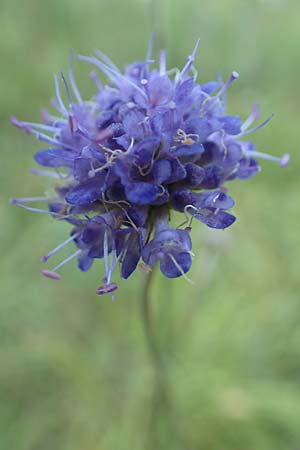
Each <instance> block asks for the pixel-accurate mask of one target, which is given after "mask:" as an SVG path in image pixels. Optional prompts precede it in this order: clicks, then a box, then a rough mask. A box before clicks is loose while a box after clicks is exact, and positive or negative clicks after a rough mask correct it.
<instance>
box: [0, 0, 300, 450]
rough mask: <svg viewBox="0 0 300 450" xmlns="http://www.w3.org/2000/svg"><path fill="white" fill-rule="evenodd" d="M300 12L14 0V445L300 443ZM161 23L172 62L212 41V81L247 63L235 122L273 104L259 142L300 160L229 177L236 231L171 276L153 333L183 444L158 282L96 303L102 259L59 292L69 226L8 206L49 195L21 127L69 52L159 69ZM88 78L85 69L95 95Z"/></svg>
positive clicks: (5, 156)
mask: <svg viewBox="0 0 300 450" xmlns="http://www.w3.org/2000/svg"><path fill="white" fill-rule="evenodd" d="M299 17H300V3H299V1H297V0H295V1H292V0H249V1H247V0H243V1H242V0H226V1H223V0H216V1H210V0H202V1H199V0H185V1H184V2H183V1H181V0H161V2H158V1H157V2H156V3H155V2H151V1H146V0H123V1H122V0H85V1H82V0H52V1H51V0H43V1H40V0H27V1H26V2H22V1H18V0H0V54H1V69H0V100H1V101H0V122H1V136H0V140H1V166H0V167H1V168H0V171H1V178H0V183H1V189H0V201H1V204H0V208H1V209H0V217H1V228H0V236H1V259H0V279H1V285H0V292H1V302H0V449H1V450H8V449H9V450H48V449H49V450H50V449H51V450H53V449H56V450H112V449H113V450H118V449H121V450H127V449H128V450H129V449H130V450H144V449H146V448H151V449H162V450H165V449H169V448H170V449H175V450H176V449H178V450H198V449H205V450H210V449H212V450H240V449H243V450H253V449H263V450H277V449H278V450H283V449H285V450H297V449H300V295H299V293H300V276H299V268H300V237H299V231H300V229H299V221H300V176H299V175H300V174H299V152H298V146H299V112H300V111H299V104H300V90H299V78H300V58H299V48H300V27H299ZM153 30H154V31H156V32H157V34H158V37H159V40H160V41H161V42H162V43H163V45H165V46H166V48H167V51H168V55H169V65H170V66H178V67H181V66H183V64H184V63H185V60H186V57H187V55H188V54H189V53H190V52H191V49H192V48H193V46H194V43H195V41H196V38H197V37H198V36H201V39H202V42H201V46H200V50H199V52H198V56H197V62H196V67H197V68H198V71H199V79H200V80H201V81H208V80H210V79H213V78H214V77H215V74H216V72H217V71H219V72H220V73H221V74H222V75H223V77H224V78H226V77H227V76H228V75H229V73H230V72H231V71H232V70H237V71H238V72H239V73H240V78H239V80H238V81H236V82H235V83H234V86H232V88H230V93H229V103H228V108H229V112H230V113H233V114H240V115H241V116H242V117H244V118H246V117H247V115H248V113H249V110H250V108H251V106H252V104H253V103H255V102H258V103H260V105H261V111H262V117H267V116H268V115H269V114H270V113H271V112H273V111H274V112H275V113H276V116H275V118H274V119H273V121H272V122H271V123H270V124H269V125H268V126H267V127H266V128H264V129H263V130H261V131H259V132H258V133H257V134H256V135H253V140H254V141H255V142H256V143H257V144H258V146H259V148H260V149H262V150H263V151H267V152H270V153H272V154H275V155H281V154H282V153H285V152H289V153H291V156H292V160H291V164H290V166H289V167H287V168H286V169H284V170H283V169H281V168H280V167H279V166H278V165H276V164H275V163H269V162H263V163H262V166H263V171H262V172H261V173H260V174H259V175H258V176H256V177H255V178H253V179H252V180H249V181H246V182H242V181H236V182H234V183H232V185H231V186H230V193H231V195H232V196H233V197H234V198H235V200H236V206H235V210H234V211H235V214H236V215H237V219H238V220H237V221H236V223H235V224H234V226H233V227H232V228H231V229H230V230H226V231H223V232H222V231H213V230H209V229H206V228H205V227H204V225H202V224H201V223H197V224H196V223H195V227H194V230H193V239H194V246H193V248H194V252H195V254H196V256H195V259H194V264H193V269H192V271H191V274H190V277H191V278H192V279H193V280H195V284H194V285H190V284H188V283H186V281H185V280H183V279H180V280H173V281H171V280H167V279H163V278H162V276H160V274H158V273H157V274H156V278H155V284H154V286H153V290H152V295H153V298H152V307H153V321H154V322H153V323H154V324H155V330H156V334H157V339H158V342H159V345H160V348H161V349H162V351H163V352H164V354H165V357H166V361H167V364H168V372H169V383H170V389H171V391H172V412H171V411H170V414H171V413H172V417H173V421H174V423H173V426H174V425H175V427H176V430H177V432H178V433H175V432H172V429H171V426H170V423H169V421H168V417H167V416H168V411H166V410H164V411H162V410H160V409H159V407H158V408H157V411H156V414H155V416H156V429H155V430H152V432H151V430H149V420H150V415H151V413H150V411H151V405H152V404H153V402H152V396H153V389H154V388H153V385H154V372H153V367H152V365H151V360H150V358H149V354H148V352H147V346H146V341H145V336H144V329H143V323H142V320H141V314H140V303H141V290H142V285H143V283H144V282H145V275H144V274H143V273H141V272H140V273H137V274H135V275H134V276H133V277H132V278H131V279H130V280H127V281H121V282H120V289H119V292H118V293H117V296H116V301H115V302H114V303H112V302H111V300H110V297H102V298H99V297H97V296H96V295H95V288H96V286H97V285H98V284H99V280H100V278H101V271H102V266H101V264H100V265H99V264H98V265H97V264H95V265H94V267H93V269H92V270H91V271H89V272H88V273H86V274H83V273H81V272H79V271H78V270H77V269H76V267H75V266H76V264H75V262H73V263H71V264H69V265H68V266H67V267H65V268H64V270H63V274H64V278H63V280H62V281H61V282H57V283H56V282H51V281H50V280H47V279H44V278H42V277H40V275H39V270H40V268H41V263H40V257H41V255H43V254H45V253H47V251H48V250H49V249H51V248H53V247H54V246H55V245H56V244H57V243H59V242H61V241H62V240H63V239H64V238H65V236H66V234H67V232H68V231H69V227H68V226H67V225H66V224H63V223H61V222H56V221H54V220H51V218H49V217H46V216H39V215H37V214H33V213H30V212H26V211H23V210H20V209H18V208H16V207H14V206H13V205H11V204H9V203H8V199H9V197H11V196H31V195H43V194H44V193H45V192H46V191H47V189H48V188H49V185H48V184H47V181H45V179H40V178H39V177H36V176H34V175H32V174H30V168H31V167H33V166H34V163H33V161H32V155H33V154H34V153H35V152H36V151H37V150H39V149H40V148H42V147H41V146H40V143H39V142H37V141H35V140H34V138H33V137H30V136H26V135H24V134H23V133H21V132H19V131H18V130H16V129H14V128H13V127H12V126H11V125H10V124H9V120H8V119H9V116H10V115H11V114H14V115H16V116H17V117H19V118H21V119H27V120H33V121H36V120H38V118H39V111H40V108H41V107H43V106H48V105H49V99H50V98H51V97H52V96H53V93H54V88H53V72H56V73H57V72H59V70H61V69H62V70H64V71H66V70H67V67H68V51H69V49H70V48H71V49H72V50H73V51H74V52H75V53H84V54H90V53H91V52H92V51H93V49H94V48H95V47H98V48H100V49H101V50H102V51H103V52H105V53H106V54H108V55H109V56H110V57H111V58H112V59H113V60H114V61H115V62H116V63H117V64H118V65H119V66H122V65H124V64H126V63H127V62H130V61H133V60H136V59H142V58H144V56H145V53H146V48H147V45H148V41H149V38H150V35H151V32H152V31H153ZM89 70H90V67H86V66H85V65H84V64H83V63H76V67H75V71H76V76H77V79H78V84H79V85H80V89H81V91H82V93H83V94H85V95H90V94H91V93H92V92H93V84H92V82H91V81H90V80H89V78H88V73H89ZM67 253H68V251H67V250H66V253H65V254H67ZM152 419H153V418H152ZM152 419H151V420H152ZM178 435H180V438H179V437H178Z"/></svg>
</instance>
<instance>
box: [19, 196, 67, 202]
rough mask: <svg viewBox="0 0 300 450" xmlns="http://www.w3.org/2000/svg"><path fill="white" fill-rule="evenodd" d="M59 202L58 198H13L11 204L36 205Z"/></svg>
mask: <svg viewBox="0 0 300 450" xmlns="http://www.w3.org/2000/svg"><path fill="white" fill-rule="evenodd" d="M57 200H59V199H58V198H57V197H45V196H42V197H23V198H13V199H11V203H34V202H55V201H57Z"/></svg>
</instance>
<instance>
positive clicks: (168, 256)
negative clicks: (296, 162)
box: [11, 41, 289, 295]
mask: <svg viewBox="0 0 300 450" xmlns="http://www.w3.org/2000/svg"><path fill="white" fill-rule="evenodd" d="M198 45H199V41H198V42H197V44H196V46H195V48H194V50H193V52H192V54H191V55H190V56H189V57H188V58H187V62H186V64H185V66H184V67H183V69H182V70H178V69H171V70H168V69H167V66H166V54H165V52H161V54H160V56H159V63H158V67H155V62H154V61H153V60H151V59H150V56H148V58H147V60H146V61H144V62H135V63H133V64H131V65H129V66H127V67H126V68H125V71H124V72H122V71H121V70H119V68H118V67H117V66H116V65H115V64H114V63H113V62H112V61H111V60H110V59H109V58H107V57H106V56H105V55H103V54H102V53H101V52H96V55H95V56H78V58H79V59H80V60H82V61H85V62H87V63H90V64H91V65H93V66H94V67H95V69H97V70H98V71H100V72H102V74H104V76H105V79H106V80H108V84H102V82H101V81H100V79H99V78H98V76H97V75H96V73H95V72H93V74H92V78H93V79H94V81H95V84H96V92H95V95H94V97H93V98H92V100H89V101H85V100H83V99H82V97H81V94H80V92H79V90H78V87H77V85H76V83H75V80H74V75H73V69H72V58H71V64H70V70H69V76H68V80H67V79H66V78H65V76H64V75H63V74H61V81H62V85H63V86H64V90H65V98H66V99H67V103H68V104H66V101H64V100H63V97H62V94H61V88H60V82H59V79H58V78H57V77H55V80H54V81H55V92H56V98H55V100H53V106H54V108H55V109H56V114H55V115H52V114H49V113H48V112H47V111H43V113H42V123H31V122H24V121H20V120H18V119H16V118H12V119H11V121H12V123H13V124H14V125H15V126H16V127H18V128H21V129H22V130H23V131H25V132H26V133H29V134H34V135H35V136H36V137H37V138H38V139H39V140H40V141H43V142H44V143H45V145H46V148H43V149H42V150H40V151H39V152H37V153H36V155H35V161H36V162H37V163H38V164H39V165H40V166H43V167H44V169H33V171H34V173H36V174H39V175H42V176H47V177H50V178H54V179H55V180H56V182H57V184H56V187H55V194H54V195H53V196H52V197H32V198H21V199H13V200H12V201H13V203H15V204H17V205H18V206H20V207H22V208H25V209H28V210H30V211H37V212H41V213H44V214H49V215H51V216H52V217H54V218H58V219H63V220H65V221H67V222H68V223H69V224H70V226H71V232H70V237H69V238H68V239H67V240H66V241H64V242H63V243H61V244H60V245H58V246H57V247H56V248H55V249H53V250H51V251H50V252H49V253H48V254H47V255H46V256H44V257H43V258H42V260H43V261H44V262H47V261H48V259H50V258H51V256H53V255H54V254H56V253H57V252H58V251H59V250H60V249H61V248H62V247H64V246H66V245H68V244H70V243H73V244H74V245H75V247H76V251H75V252H74V253H72V254H71V255H70V256H69V257H68V258H67V259H65V260H64V261H62V262H61V263H60V264H58V265H57V266H56V267H54V268H53V269H52V270H43V271H42V273H43V274H44V275H45V276H46V277H49V278H52V279H59V278H60V275H59V273H58V270H59V269H60V268H61V267H62V266H63V265H65V264H66V263H67V262H69V261H70V260H71V259H73V258H76V259H77V261H78V267H79V268H80V269H81V270H82V271H86V270H88V269H89V268H90V267H91V265H92V264H93V262H94V261H95V260H97V259H103V260H104V267H105V276H104V278H103V279H102V283H103V284H102V285H101V286H100V287H99V288H98V290H97V293H98V294H99V295H102V294H105V293H111V294H112V295H113V292H114V291H115V290H116V289H117V284H116V283H115V282H114V281H113V279H112V276H113V272H114V269H115V268H116V267H117V266H118V265H119V266H120V268H121V276H122V277H123V278H128V277H129V276H130V275H131V274H132V273H133V272H134V271H135V269H136V267H137V265H138V264H139V262H140V261H141V260H142V261H143V262H141V265H142V266H143V267H144V268H146V270H151V267H152V266H154V265H155V264H156V263H159V264H160V269H161V271H162V273H163V274H164V275H165V276H166V277H168V278H176V277H180V276H181V275H183V276H185V274H186V272H188V270H189V269H190V267H191V264H192V255H193V254H192V252H191V248H192V242H191V238H190V230H191V225H192V222H193V219H197V220H199V221H200V222H202V223H203V224H205V225H207V226H208V227H211V228H216V229H224V228H227V227H229V226H230V225H232V224H233V222H234V221H235V217H234V216H233V215H232V214H231V213H230V212H228V210H230V209H231V208H232V206H233V205H234V201H233V200H232V198H231V197H230V196H229V195H227V190H226V188H225V183H227V182H228V181H231V180H233V179H235V178H240V179H247V178H250V177H252V176H253V175H255V174H256V173H257V172H259V170H260V166H259V164H258V159H259V158H265V159H269V160H274V161H277V162H278V163H279V164H280V165H281V166H285V165H286V164H287V163H288V160H289V156H288V155H283V157H281V158H276V157H273V156H270V155H267V154H264V153H261V152H259V151H257V150H256V148H255V146H254V144H252V143H251V142H249V141H247V140H245V139H244V138H245V137H246V136H248V135H250V134H251V133H252V132H254V131H256V130H257V129H259V128H261V127H262V126H264V125H265V124H266V123H267V122H269V120H270V119H271V118H272V116H270V117H269V118H268V119H266V120H265V121H264V122H262V123H261V124H259V125H257V126H254V127H252V124H253V123H254V122H255V121H256V120H257V119H258V117H259V111H258V108H257V106H254V107H253V109H252V111H251V113H250V115H249V117H248V118H247V119H246V120H245V121H244V122H243V121H242V120H241V119H240V117H238V116H228V115H226V112H225V99H224V96H225V93H226V91H227V89H228V88H229V86H230V85H231V84H232V83H233V81H234V80H236V79H237V78H238V74H237V72H232V74H231V75H230V77H229V78H228V80H227V81H226V82H225V83H222V82H221V81H211V82H208V83H203V84H201V83H199V82H197V72H196V69H195V67H194V61H195V56H196V51H197V48H198ZM39 201H45V202H46V203H47V204H48V208H46V209H39V208H35V207H32V206H28V204H30V203H31V202H39ZM172 210H175V211H179V212H181V213H183V214H184V216H185V221H184V222H183V224H181V225H179V226H178V227H177V228H172V227H171V225H170V216H171V212H172Z"/></svg>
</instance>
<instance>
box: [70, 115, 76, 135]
mask: <svg viewBox="0 0 300 450" xmlns="http://www.w3.org/2000/svg"><path fill="white" fill-rule="evenodd" d="M68 121H69V127H70V130H71V133H72V134H74V133H75V131H77V130H78V122H77V119H76V117H74V116H71V115H69V117H68Z"/></svg>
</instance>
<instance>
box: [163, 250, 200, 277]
mask: <svg viewBox="0 0 300 450" xmlns="http://www.w3.org/2000/svg"><path fill="white" fill-rule="evenodd" d="M167 255H168V256H169V258H170V259H171V260H172V262H173V264H174V266H175V267H176V269H178V270H179V272H180V273H181V275H182V276H183V278H184V279H185V280H186V281H187V282H188V283H191V284H194V282H193V281H192V280H191V279H190V278H189V277H188V276H187V275H186V274H185V272H184V271H183V269H182V267H181V266H180V265H179V264H178V262H177V261H176V259H175V258H174V256H173V255H172V254H171V253H167Z"/></svg>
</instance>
